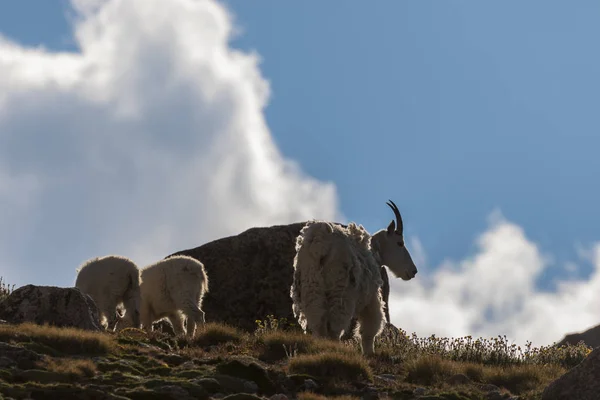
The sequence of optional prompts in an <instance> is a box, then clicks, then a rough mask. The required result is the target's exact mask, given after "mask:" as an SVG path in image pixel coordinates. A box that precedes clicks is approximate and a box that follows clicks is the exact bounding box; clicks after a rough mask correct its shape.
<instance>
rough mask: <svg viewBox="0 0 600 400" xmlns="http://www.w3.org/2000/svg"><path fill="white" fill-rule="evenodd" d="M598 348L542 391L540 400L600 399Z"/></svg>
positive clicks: (599, 354) (599, 350)
mask: <svg viewBox="0 0 600 400" xmlns="http://www.w3.org/2000/svg"><path fill="white" fill-rule="evenodd" d="M598 377H600V347H598V348H596V349H595V350H594V351H592V352H591V353H590V354H589V355H588V356H587V357H586V358H585V359H584V360H583V361H582V362H581V363H579V364H578V365H577V366H575V367H573V368H572V369H570V370H569V371H568V372H567V373H565V374H564V375H563V376H561V377H560V378H558V379H557V380H555V381H554V382H552V383H551V384H550V385H548V386H547V387H546V389H544V392H543V393H542V400H597V399H598V398H600V379H598Z"/></svg>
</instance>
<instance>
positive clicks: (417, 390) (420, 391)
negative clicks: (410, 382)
mask: <svg viewBox="0 0 600 400" xmlns="http://www.w3.org/2000/svg"><path fill="white" fill-rule="evenodd" d="M425 393H427V389H425V388H422V387H418V388H415V390H413V394H414V395H415V396H424V395H425Z"/></svg>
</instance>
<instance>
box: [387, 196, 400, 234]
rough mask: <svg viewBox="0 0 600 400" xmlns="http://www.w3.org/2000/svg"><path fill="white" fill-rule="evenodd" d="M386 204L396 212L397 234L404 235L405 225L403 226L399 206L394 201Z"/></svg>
mask: <svg viewBox="0 0 600 400" xmlns="http://www.w3.org/2000/svg"><path fill="white" fill-rule="evenodd" d="M385 204H387V205H388V206H390V208H391V209H392V211H394V215H395V216H396V232H398V233H399V234H401V235H402V232H404V225H403V224H402V216H401V215H400V210H398V206H397V205H396V204H395V203H394V202H393V201H392V200H389V202H388V203H385Z"/></svg>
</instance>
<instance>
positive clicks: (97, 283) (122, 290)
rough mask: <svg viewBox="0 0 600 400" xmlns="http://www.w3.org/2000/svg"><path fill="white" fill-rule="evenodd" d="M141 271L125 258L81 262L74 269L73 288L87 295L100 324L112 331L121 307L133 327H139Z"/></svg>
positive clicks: (116, 256)
mask: <svg viewBox="0 0 600 400" xmlns="http://www.w3.org/2000/svg"><path fill="white" fill-rule="evenodd" d="M140 283H141V277H140V270H139V268H138V267H137V265H136V264H135V263H134V262H133V261H131V260H130V259H129V258H127V257H123V256H118V255H108V256H104V257H96V258H92V259H90V260H87V261H86V262H84V263H83V264H82V265H81V267H79V268H78V269H77V279H76V280H75V287H76V288H78V289H79V290H80V291H81V292H83V293H86V294H88V295H90V297H91V298H92V299H93V300H94V302H95V303H96V306H97V307H98V311H99V313H100V323H101V325H102V326H103V327H104V329H107V330H114V328H115V323H116V322H117V319H118V318H119V317H120V315H118V314H117V306H118V305H119V304H120V303H123V306H124V308H125V312H126V315H128V316H129V317H130V321H131V323H132V326H135V327H138V328H139V326H140Z"/></svg>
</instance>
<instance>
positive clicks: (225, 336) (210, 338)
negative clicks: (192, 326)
mask: <svg viewBox="0 0 600 400" xmlns="http://www.w3.org/2000/svg"><path fill="white" fill-rule="evenodd" d="M196 332H197V333H196V337H195V338H194V339H192V341H191V344H194V345H197V346H203V347H205V346H218V345H220V344H223V343H227V342H232V343H240V342H242V340H243V338H244V335H243V334H242V333H241V332H240V331H239V330H237V329H236V328H234V327H232V326H229V325H226V324H220V323H214V322H210V323H207V324H205V325H204V327H200V328H199V329H197V330H196Z"/></svg>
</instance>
